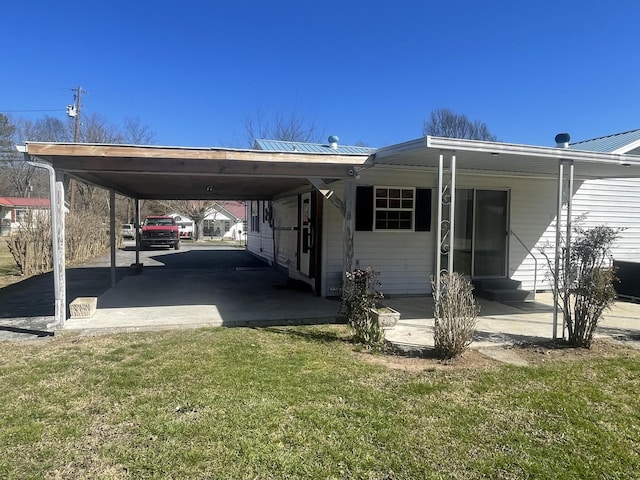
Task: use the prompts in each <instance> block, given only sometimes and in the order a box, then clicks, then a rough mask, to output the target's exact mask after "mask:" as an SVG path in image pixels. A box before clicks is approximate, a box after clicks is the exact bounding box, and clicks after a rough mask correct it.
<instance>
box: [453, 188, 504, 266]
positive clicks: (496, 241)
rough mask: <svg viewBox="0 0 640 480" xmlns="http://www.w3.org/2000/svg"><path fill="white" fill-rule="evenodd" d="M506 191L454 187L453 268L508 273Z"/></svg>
mask: <svg viewBox="0 0 640 480" xmlns="http://www.w3.org/2000/svg"><path fill="white" fill-rule="evenodd" d="M508 219H509V192H508V191H506V190H480V189H463V188H461V189H456V212H455V248H454V253H453V266H454V269H455V271H456V272H459V273H462V274H464V275H468V276H471V277H504V276H506V275H507V246H508V238H509V235H508V231H509V230H508V228H509V227H508Z"/></svg>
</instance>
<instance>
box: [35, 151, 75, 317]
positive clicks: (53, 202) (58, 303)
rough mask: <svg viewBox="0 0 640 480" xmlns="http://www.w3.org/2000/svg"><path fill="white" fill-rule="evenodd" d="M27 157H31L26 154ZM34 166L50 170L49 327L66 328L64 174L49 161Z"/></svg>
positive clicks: (36, 163)
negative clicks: (50, 311)
mask: <svg viewBox="0 0 640 480" xmlns="http://www.w3.org/2000/svg"><path fill="white" fill-rule="evenodd" d="M25 157H26V158H27V159H28V158H29V157H28V156H27V155H26V154H25ZM27 163H28V164H29V165H31V166H32V167H37V168H44V169H45V170H47V172H49V199H50V200H49V201H50V207H51V208H50V211H51V254H52V255H51V257H52V260H53V294H54V304H53V322H52V323H48V324H47V328H52V327H58V328H64V324H65V321H66V319H67V298H66V290H67V284H66V277H65V258H64V250H65V249H64V174H63V173H62V172H60V171H56V170H54V169H53V167H52V166H51V165H49V164H48V163H41V162H31V161H29V160H27Z"/></svg>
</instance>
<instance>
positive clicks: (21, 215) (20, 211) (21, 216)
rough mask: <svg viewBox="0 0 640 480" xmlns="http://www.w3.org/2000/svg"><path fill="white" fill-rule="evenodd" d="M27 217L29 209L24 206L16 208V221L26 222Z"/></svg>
mask: <svg viewBox="0 0 640 480" xmlns="http://www.w3.org/2000/svg"><path fill="white" fill-rule="evenodd" d="M28 218H29V211H28V210H27V209H26V208H16V222H19V223H26V222H27V220H28Z"/></svg>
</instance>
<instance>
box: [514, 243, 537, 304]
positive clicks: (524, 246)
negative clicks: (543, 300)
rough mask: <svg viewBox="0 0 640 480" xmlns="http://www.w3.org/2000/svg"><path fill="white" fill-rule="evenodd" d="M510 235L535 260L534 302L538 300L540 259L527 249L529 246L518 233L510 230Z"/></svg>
mask: <svg viewBox="0 0 640 480" xmlns="http://www.w3.org/2000/svg"><path fill="white" fill-rule="evenodd" d="M509 233H510V234H511V235H513V236H514V237H516V240H518V242H520V245H522V247H523V248H524V249H525V250H526V251H527V253H529V255H531V258H533V268H534V271H533V300H534V301H535V299H536V291H537V290H538V259H537V258H536V256H535V255H534V254H533V252H532V251H531V250H529V249H528V248H527V246H526V245H525V244H524V242H523V241H522V240H521V239H520V237H519V236H518V235H517V234H516V232H514V231H513V230H509Z"/></svg>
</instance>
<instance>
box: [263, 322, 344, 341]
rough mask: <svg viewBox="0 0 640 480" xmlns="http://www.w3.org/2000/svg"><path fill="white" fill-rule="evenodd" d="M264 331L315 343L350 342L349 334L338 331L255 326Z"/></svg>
mask: <svg viewBox="0 0 640 480" xmlns="http://www.w3.org/2000/svg"><path fill="white" fill-rule="evenodd" d="M255 328H258V329H260V330H264V331H266V332H271V333H277V334H280V335H288V336H292V337H297V338H302V339H305V340H309V341H311V342H316V343H324V344H329V343H338V342H340V343H352V341H351V338H352V336H351V335H350V334H345V333H344V332H340V331H329V330H326V329H318V328H302V327H290V326H276V325H274V326H269V327H255Z"/></svg>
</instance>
